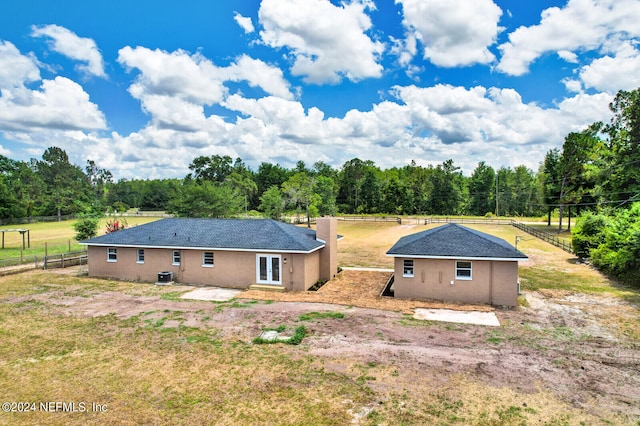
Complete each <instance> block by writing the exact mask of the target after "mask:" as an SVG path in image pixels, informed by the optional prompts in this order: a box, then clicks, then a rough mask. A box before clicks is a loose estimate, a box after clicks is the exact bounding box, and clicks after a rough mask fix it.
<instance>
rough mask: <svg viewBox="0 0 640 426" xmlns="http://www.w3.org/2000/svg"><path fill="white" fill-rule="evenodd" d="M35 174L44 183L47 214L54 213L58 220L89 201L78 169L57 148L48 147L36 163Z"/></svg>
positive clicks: (87, 189)
mask: <svg viewBox="0 0 640 426" xmlns="http://www.w3.org/2000/svg"><path fill="white" fill-rule="evenodd" d="M37 173H38V175H40V178H41V179H42V181H43V182H44V183H45V188H46V197H47V203H48V205H49V212H55V213H56V214H57V216H58V220H60V217H61V215H62V214H69V213H74V212H76V211H78V210H79V209H82V208H83V206H82V205H83V204H85V205H86V204H88V202H89V200H90V195H89V194H90V192H91V189H90V185H89V180H88V178H87V176H86V175H85V174H84V173H83V172H82V170H81V169H80V167H78V166H76V165H73V164H71V163H70V162H69V157H68V156H67V153H66V152H65V151H64V150H63V149H61V148H58V147H50V148H47V149H46V150H45V151H44V154H42V161H39V162H38V163H37Z"/></svg>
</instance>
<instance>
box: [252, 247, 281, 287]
mask: <svg viewBox="0 0 640 426" xmlns="http://www.w3.org/2000/svg"><path fill="white" fill-rule="evenodd" d="M281 265H282V261H281V258H280V255H279V254H259V255H257V256H256V282H257V283H258V284H274V285H281V284H282V276H281V273H280V270H281V269H282V268H281Z"/></svg>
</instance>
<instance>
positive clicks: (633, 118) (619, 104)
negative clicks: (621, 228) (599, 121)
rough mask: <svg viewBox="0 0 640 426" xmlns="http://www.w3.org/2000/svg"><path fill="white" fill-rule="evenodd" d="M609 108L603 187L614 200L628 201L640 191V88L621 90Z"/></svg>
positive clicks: (605, 130)
mask: <svg viewBox="0 0 640 426" xmlns="http://www.w3.org/2000/svg"><path fill="white" fill-rule="evenodd" d="M609 108H610V110H611V112H612V113H613V118H612V119H611V122H610V123H609V124H608V125H606V126H605V127H604V129H603V130H604V132H605V133H607V134H608V135H609V141H608V146H607V148H608V150H609V152H608V154H609V158H608V161H607V163H608V164H607V166H608V167H607V169H606V170H605V171H604V174H603V180H604V183H603V188H604V190H605V192H606V193H608V198H609V199H610V200H617V201H620V202H622V203H626V202H628V200H629V199H631V198H632V197H634V196H636V198H635V199H637V194H639V193H640V88H639V89H636V90H633V91H630V92H629V91H624V90H621V91H619V92H618V93H617V94H616V96H615V98H614V100H613V102H611V104H610V105H609Z"/></svg>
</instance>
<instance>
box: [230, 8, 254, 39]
mask: <svg viewBox="0 0 640 426" xmlns="http://www.w3.org/2000/svg"><path fill="white" fill-rule="evenodd" d="M233 19H235V21H236V23H237V24H238V25H240V27H241V28H242V29H243V30H244V32H245V34H250V33H252V32H254V31H255V28H254V26H253V22H251V18H247V17H246V16H242V15H240V14H239V13H238V12H236V13H235V15H233Z"/></svg>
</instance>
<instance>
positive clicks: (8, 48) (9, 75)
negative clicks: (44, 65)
mask: <svg viewBox="0 0 640 426" xmlns="http://www.w3.org/2000/svg"><path fill="white" fill-rule="evenodd" d="M38 80H40V70H39V69H38V65H37V62H36V60H35V58H33V57H30V56H25V55H23V54H22V53H20V51H19V50H18V48H17V47H16V46H15V45H13V44H12V43H11V42H8V41H2V40H0V89H3V88H10V87H15V86H22V85H23V84H24V83H25V82H31V81H38Z"/></svg>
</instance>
